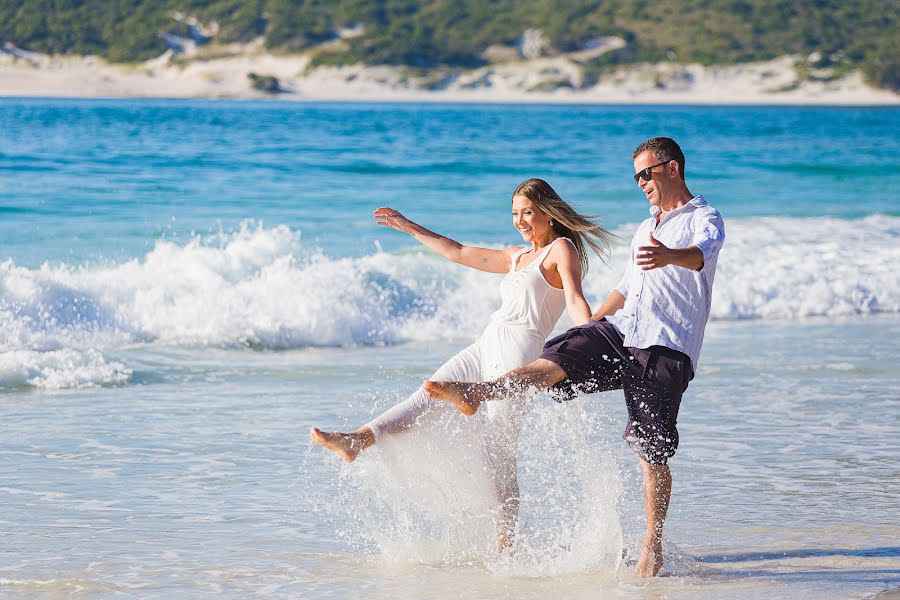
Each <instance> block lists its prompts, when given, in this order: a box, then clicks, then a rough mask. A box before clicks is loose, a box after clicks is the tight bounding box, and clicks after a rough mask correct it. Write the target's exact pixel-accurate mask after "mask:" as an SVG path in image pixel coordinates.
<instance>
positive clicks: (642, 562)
mask: <svg viewBox="0 0 900 600" xmlns="http://www.w3.org/2000/svg"><path fill="white" fill-rule="evenodd" d="M662 565H663V554H662V540H651V541H647V542H644V546H643V548H641V556H640V558H638V561H637V566H636V567H635V569H634V570H635V573H636V574H637V575H638V577H655V576H656V574H657V573H659V570H660V569H661V568H662Z"/></svg>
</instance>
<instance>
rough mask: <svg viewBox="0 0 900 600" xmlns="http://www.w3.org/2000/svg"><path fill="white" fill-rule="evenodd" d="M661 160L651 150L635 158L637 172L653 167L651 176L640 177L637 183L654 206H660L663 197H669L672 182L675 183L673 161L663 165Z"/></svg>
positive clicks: (635, 170)
mask: <svg viewBox="0 0 900 600" xmlns="http://www.w3.org/2000/svg"><path fill="white" fill-rule="evenodd" d="M660 162H662V161H660V160H659V158H657V156H656V155H655V154H654V153H653V152H651V151H650V150H647V151H646V152H642V153H640V154H638V155H637V156H636V157H635V159H634V172H635V173H640V172H641V171H643V170H644V169H646V168H648V167H652V169H650V178H649V179H644V178H643V177H639V178H638V180H637V184H638V185H639V186H640V188H641V191H642V192H644V195H645V196H646V197H647V200H648V201H649V202H650V204H652V205H654V206H659V205H660V202H661V201H662V199H663V198H668V197H669V195H670V190H672V184H673V183H674V182H673V180H672V177H673V174H672V168H671V161H669V162H667V163H665V164H663V165H659V164H658V163H660ZM654 165H657V166H654ZM677 176H678V175H677V174H676V175H675V177H677Z"/></svg>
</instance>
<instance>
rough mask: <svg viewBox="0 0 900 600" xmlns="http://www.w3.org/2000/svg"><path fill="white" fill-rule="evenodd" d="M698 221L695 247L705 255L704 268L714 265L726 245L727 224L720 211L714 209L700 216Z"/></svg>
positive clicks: (695, 231)
mask: <svg viewBox="0 0 900 600" xmlns="http://www.w3.org/2000/svg"><path fill="white" fill-rule="evenodd" d="M698 217H699V218H698V220H697V222H696V224H695V226H694V239H693V242H692V245H693V246H697V247H698V248H699V249H700V252H702V253H703V268H704V269H705V268H706V265H709V264H714V263H715V259H716V257H717V256H718V255H719V250H720V249H721V248H722V244H724V243H725V222H724V221H723V220H722V215H720V214H719V211H717V210H715V209H713V210H711V211H705V214H703V215H698Z"/></svg>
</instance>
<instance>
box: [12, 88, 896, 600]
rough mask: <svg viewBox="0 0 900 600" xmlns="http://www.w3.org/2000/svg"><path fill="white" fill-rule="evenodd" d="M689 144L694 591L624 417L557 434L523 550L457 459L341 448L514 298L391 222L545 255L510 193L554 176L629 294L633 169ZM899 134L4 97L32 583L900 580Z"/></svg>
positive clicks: (17, 398)
mask: <svg viewBox="0 0 900 600" xmlns="http://www.w3.org/2000/svg"><path fill="white" fill-rule="evenodd" d="M660 133H665V134H668V135H671V136H673V137H675V138H676V139H678V140H679V142H681V144H682V146H683V148H684V149H685V151H686V153H687V157H688V164H687V176H688V177H687V179H688V184H689V186H690V188H691V189H692V191H694V192H695V193H703V194H704V195H705V196H706V198H707V199H708V200H709V201H710V202H711V203H712V204H713V205H715V206H716V207H718V208H719V209H720V210H721V212H722V213H723V215H724V216H725V219H726V230H727V241H726V245H725V248H724V249H723V251H722V254H721V256H720V261H719V266H718V274H717V279H716V284H715V291H714V297H713V308H712V320H711V322H710V325H709V328H708V332H707V341H706V343H705V347H704V350H703V353H702V355H701V366H700V371H699V372H698V375H697V378H696V379H695V380H694V381H693V382H692V383H691V386H690V389H689V390H688V392H687V394H686V396H685V403H684V405H683V408H682V414H681V415H680V421H679V428H680V430H681V437H682V445H681V448H680V449H679V453H678V455H676V458H675V460H674V461H673V470H674V473H675V492H674V496H673V503H672V509H671V512H670V516H669V520H668V522H667V536H668V537H667V548H668V554H667V556H666V568H667V570H669V571H671V572H672V573H673V575H674V576H673V577H670V578H666V579H661V580H657V581H654V582H641V581H637V580H635V579H633V578H632V577H631V576H630V575H629V563H630V561H631V560H632V558H633V556H634V553H635V547H636V544H637V540H638V539H639V535H640V532H641V527H642V526H643V523H642V514H641V506H640V490H639V487H638V486H639V481H638V477H637V473H636V471H635V464H634V459H633V457H632V456H631V454H630V453H629V451H628V450H627V448H626V447H625V446H624V444H622V442H621V440H620V438H619V435H620V431H621V428H622V426H623V419H624V414H623V413H624V410H623V406H624V403H623V402H622V399H621V395H620V394H617V393H610V394H602V395H595V396H591V397H589V398H587V399H585V400H583V401H581V402H579V403H570V404H567V405H563V406H558V405H555V404H553V403H549V402H547V403H545V404H540V403H539V404H538V405H537V406H536V407H535V408H534V410H533V411H532V413H531V415H530V416H529V427H528V428H527V430H526V434H524V436H523V440H522V443H521V445H520V479H521V481H522V486H523V497H522V507H523V508H522V510H523V521H522V532H521V536H520V540H521V541H520V546H519V550H518V552H517V554H515V555H514V556H512V557H499V558H498V557H497V556H496V555H495V554H493V553H492V552H491V551H490V550H487V551H486V550H485V547H488V548H489V546H490V543H491V542H492V540H490V539H489V538H490V532H488V533H487V534H486V535H487V537H485V535H483V534H485V530H484V527H483V525H484V524H483V523H482V519H480V517H479V515H472V514H466V513H465V511H464V508H465V507H466V506H467V504H466V498H465V496H466V494H464V493H462V492H461V491H460V490H464V489H465V488H464V487H460V486H462V485H464V484H465V478H464V477H463V478H461V476H460V474H459V473H458V472H457V467H458V465H455V464H453V461H450V460H448V458H447V457H448V456H452V452H448V451H447V450H448V449H447V448H444V447H441V446H440V444H439V443H437V441H436V440H434V439H431V438H428V437H427V436H425V437H424V438H421V439H414V440H405V441H404V440H399V441H397V443H396V444H395V445H391V444H386V445H385V447H383V448H380V449H377V450H375V451H373V452H371V453H370V454H368V455H364V456H363V457H362V458H361V459H360V460H358V461H357V462H355V463H353V464H352V465H344V464H339V463H338V462H337V461H336V460H335V459H334V458H333V457H331V456H325V455H324V453H323V452H322V451H321V450H320V449H319V448H318V447H312V446H310V445H309V443H308V441H307V433H306V432H307V430H308V428H309V426H311V425H318V426H321V427H330V428H337V427H342V428H349V427H355V426H357V425H359V424H361V423H363V422H365V421H366V420H368V418H369V417H370V416H371V415H373V414H375V413H376V412H378V411H380V410H383V409H384V408H386V407H388V406H390V405H391V404H392V403H394V402H396V401H398V400H400V399H402V398H404V397H405V395H406V394H407V393H409V392H410V391H411V390H412V389H413V388H414V387H415V386H416V385H418V382H419V381H421V379H422V378H423V377H427V376H428V375H429V374H431V373H432V372H433V371H434V369H436V368H437V366H439V365H440V363H441V362H442V361H443V360H445V359H446V358H447V357H449V356H450V355H452V354H453V353H454V352H455V351H457V350H458V349H460V348H461V347H462V346H464V345H465V344H467V343H468V342H470V341H471V340H472V339H473V338H474V337H475V336H477V335H478V333H479V332H480V331H481V329H482V328H483V326H484V324H485V322H486V321H487V318H488V316H489V315H490V314H491V312H492V311H493V310H494V309H495V308H496V306H497V303H498V290H497V285H498V281H497V278H496V277H495V276H493V275H489V274H483V273H476V272H471V271H467V270H465V269H463V268H461V267H457V266H455V265H450V264H447V263H446V262H444V261H442V260H441V259H439V258H436V257H435V256H433V255H430V254H428V253H427V252H423V251H420V249H419V248H417V247H416V246H415V245H414V244H412V243H411V240H410V239H409V238H408V237H405V236H403V235H401V234H399V233H397V232H393V231H388V230H384V229H378V228H377V227H376V226H375V225H374V223H373V221H372V219H371V212H372V210H373V209H374V208H376V207H377V206H380V205H390V206H393V207H395V208H398V209H400V210H402V211H403V212H405V213H406V214H407V215H408V216H410V217H411V218H413V219H415V220H417V221H419V222H421V223H422V224H424V225H426V226H428V227H430V228H432V229H435V230H437V231H439V232H441V233H445V234H447V235H450V236H452V237H454V238H456V239H459V240H463V241H468V242H473V243H481V244H490V245H493V246H497V245H505V244H513V243H516V242H517V237H518V236H517V234H516V232H515V231H514V230H513V229H512V227H511V226H510V217H509V195H510V193H511V191H512V190H513V189H514V188H515V186H516V185H517V184H518V183H519V182H520V181H522V180H523V179H525V178H527V177H532V176H540V177H544V178H546V179H548V181H550V182H551V183H552V184H553V185H554V186H555V187H556V188H557V190H558V191H559V192H560V193H561V194H562V195H563V196H564V197H566V198H568V199H569V200H571V201H572V202H573V203H574V204H575V205H576V206H578V207H579V208H581V209H582V210H583V211H584V212H588V213H593V214H598V215H602V218H603V221H604V223H605V224H606V225H607V226H608V227H609V228H611V229H612V230H614V231H615V232H616V233H617V234H618V235H619V236H620V237H621V240H620V241H619V242H617V243H616V245H615V246H614V248H613V253H612V256H611V257H610V259H609V261H608V265H604V264H603V263H601V262H599V261H597V260H594V261H593V262H592V268H591V271H590V273H589V275H588V276H587V278H586V280H585V283H584V287H585V291H586V294H587V296H588V300H589V301H590V302H591V303H592V304H593V305H596V304H597V303H598V301H600V300H602V299H603V298H604V297H605V296H606V294H607V293H608V292H609V289H610V288H611V286H613V285H614V284H615V283H616V281H617V280H618V278H619V276H620V273H621V270H622V268H623V266H624V263H625V260H626V256H625V241H627V240H628V239H629V238H630V236H631V235H632V233H633V231H634V229H635V227H636V225H637V223H639V222H640V221H641V220H642V219H643V218H645V216H646V215H647V212H646V210H647V205H646V200H645V199H644V197H643V195H642V194H640V192H639V190H638V189H637V188H636V186H635V185H634V183H633V181H632V179H631V174H632V171H633V170H632V168H631V164H630V152H631V150H632V148H633V147H634V146H635V145H636V144H637V143H639V142H640V141H642V140H643V139H644V138H646V137H648V136H651V135H655V134H660ZM898 133H900V110H897V109H890V108H877V109H874V108H873V109H867V108H771V107H652V106H646V107H644V106H633V107H625V106H613V107H603V106H584V107H581V106H499V105H484V106H481V105H465V106H462V105H459V106H457V105H412V104H300V103H270V102H202V101H149V100H139V101H138V100H134V101H131V100H130V101H111V100H109V101H107V100H90V101H88V100H83V101H73V100H18V99H2V100H0V240H2V243H3V245H2V248H3V252H2V255H0V406H2V411H3V421H4V426H5V427H4V433H3V435H2V436H0V547H2V550H0V596H4V597H6V596H10V597H33V596H35V595H42V594H51V595H61V596H63V595H64V596H76V597H78V596H83V597H113V596H126V597H131V596H136V597H142V598H144V597H154V598H170V597H205V596H210V595H224V596H225V597H247V596H265V595H270V596H274V597H298V596H299V597H304V598H324V597H329V596H331V595H336V594H351V595H360V594H366V595H367V596H368V597H417V598H419V597H423V598H424V597H429V598H438V599H445V598H451V597H452V598H455V597H458V596H459V594H460V593H462V594H468V595H472V596H475V597H484V598H510V597H516V598H541V597H546V596H547V595H548V594H550V593H556V594H558V593H559V592H560V591H562V592H563V595H566V596H567V597H585V598H595V597H598V595H600V596H603V597H606V596H609V597H614V598H659V597H668V598H698V597H699V598H716V599H719V598H772V597H791V598H793V599H801V598H810V599H813V598H815V599H820V598H835V599H837V598H848V597H857V598H862V597H868V596H871V595H873V594H877V593H879V592H881V591H883V590H888V589H896V588H898V587H900V549H898V548H897V543H896V540H897V539H900V522H898V519H897V498H898V497H900V471H898V468H897V461H896V457H897V456H898V454H900V447H898V443H897V440H898V439H900V421H898V415H900V412H898V408H900V391H898V387H897V381H898V380H900V369H898V366H897V365H898V364H900V346H898V343H897V339H898V336H900V270H898V269H897V268H896V265H897V264H898V263H900V211H898V209H897V200H898V198H900V196H898V192H897V190H898V189H900V169H898V168H897V167H898V165H900V142H898V139H900V136H898ZM565 326H566V321H565V319H564V321H563V322H561V323H560V325H559V327H558V329H561V328H563V327H565ZM463 425H464V423H463V422H460V426H461V427H462V426H463ZM476 431H477V429H476ZM410 442H415V443H417V444H419V445H418V446H416V445H412V446H411V445H410ZM454 494H455V495H454ZM435 498H437V499H440V502H438V504H439V506H435V505H434V504H435ZM448 499H449V500H448ZM488 529H489V528H488ZM623 551H624V556H625V559H624V560H622V559H621V558H620V557H621V556H622V554H623Z"/></svg>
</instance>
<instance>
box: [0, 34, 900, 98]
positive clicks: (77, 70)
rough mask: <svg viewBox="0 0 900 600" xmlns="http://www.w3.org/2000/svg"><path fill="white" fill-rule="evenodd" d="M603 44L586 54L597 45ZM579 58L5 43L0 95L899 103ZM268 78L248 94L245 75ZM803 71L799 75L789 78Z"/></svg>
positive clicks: (746, 76)
mask: <svg viewBox="0 0 900 600" xmlns="http://www.w3.org/2000/svg"><path fill="white" fill-rule="evenodd" d="M604 50H605V49H601V50H597V51H595V52H602V51H604ZM586 58H590V56H587V55H585V53H584V52H581V53H570V54H561V55H557V56H551V57H540V58H534V59H529V60H525V59H510V60H499V61H496V62H493V63H491V64H490V65H488V66H484V67H480V68H477V69H469V70H462V69H431V70H413V69H410V68H406V67H392V66H365V65H351V66H340V67H318V68H310V63H311V55H309V54H298V55H274V54H271V53H267V52H264V51H263V49H262V46H261V44H260V43H256V44H247V45H243V46H240V47H237V48H234V47H232V48H226V49H222V48H219V49H217V51H216V52H215V53H213V52H209V53H207V54H206V55H203V54H198V55H195V56H194V57H191V58H187V57H185V56H176V55H173V54H171V53H170V52H167V53H166V54H163V55H162V56H160V57H158V58H156V59H153V60H149V61H146V62H143V63H139V64H130V65H118V64H110V63H108V62H107V61H105V60H104V59H102V58H99V57H95V56H82V57H75V56H49V55H43V54H37V53H29V52H24V51H19V50H18V49H10V48H4V49H3V52H2V53H0V96H5V97H83V98H233V99H258V98H277V99H282V100H294V101H296V100H315V101H395V102H423V101H424V102H429V101H433V102H496V103H587V104H776V105H860V106H878V105H885V106H896V105H898V104H900V94H896V93H894V92H891V91H888V90H884V89H877V88H873V87H871V86H869V85H867V84H866V83H865V82H864V81H863V78H862V76H861V74H860V73H859V72H858V71H853V72H850V73H849V74H845V75H841V76H838V74H835V73H830V72H825V71H823V72H816V71H815V70H812V71H810V70H806V71H805V72H804V70H803V68H802V66H801V65H802V62H803V61H802V60H801V58H800V57H797V56H783V57H780V58H777V59H775V60H771V61H767V62H758V63H746V64H741V65H731V66H720V67H708V66H703V65H699V64H688V65H683V64H676V63H659V64H641V65H632V66H628V67H621V68H616V69H614V70H609V71H604V72H603V73H601V74H599V75H595V76H594V77H593V78H592V79H588V76H587V75H586V74H585V70H584V68H583V67H582V61H584V60H585V59H586ZM251 73H252V74H256V75H258V76H261V77H274V78H277V87H278V91H276V92H274V93H272V92H269V93H267V92H263V91H260V90H257V89H254V87H253V85H252V81H251V77H250V74H251ZM799 73H803V75H798V74H799Z"/></svg>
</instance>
